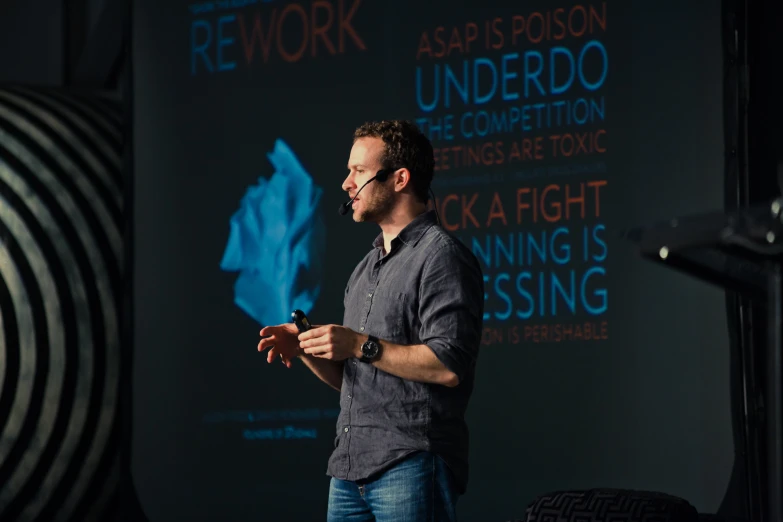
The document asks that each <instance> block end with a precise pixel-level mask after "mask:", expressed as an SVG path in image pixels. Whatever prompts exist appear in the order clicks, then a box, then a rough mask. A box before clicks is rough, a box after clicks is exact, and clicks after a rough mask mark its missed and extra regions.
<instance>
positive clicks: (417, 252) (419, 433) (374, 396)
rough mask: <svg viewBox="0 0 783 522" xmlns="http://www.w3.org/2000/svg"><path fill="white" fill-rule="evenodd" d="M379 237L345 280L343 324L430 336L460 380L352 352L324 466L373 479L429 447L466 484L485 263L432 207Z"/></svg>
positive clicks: (398, 336)
mask: <svg viewBox="0 0 783 522" xmlns="http://www.w3.org/2000/svg"><path fill="white" fill-rule="evenodd" d="M373 246H374V249H373V250H371V251H370V252H369V253H368V254H367V256H366V257H365V258H364V259H363V260H362V261H361V262H360V263H359V265H358V266H357V267H356V269H355V270H354V271H353V274H352V275H351V277H350V279H349V281H348V285H347V287H346V289H345V298H344V305H345V317H344V320H343V325H344V326H346V327H348V328H350V329H352V330H354V331H356V332H359V333H363V334H366V335H373V336H375V337H378V339H380V342H381V346H383V342H384V341H388V342H392V343H395V344H402V345H414V344H426V345H427V346H428V347H429V348H430V349H432V351H433V352H434V353H435V355H436V356H437V358H438V359H439V360H440V361H441V362H442V363H443V364H444V365H445V366H446V368H448V369H449V370H451V371H452V372H454V373H455V374H456V375H457V376H458V377H459V385H457V386H456V387H453V388H448V387H446V386H442V385H437V384H426V383H420V382H413V381H408V380H404V379H401V378H399V377H396V376H394V375H391V374H389V373H386V372H384V371H381V370H379V369H377V368H376V367H375V366H373V365H372V364H370V363H366V362H363V361H362V360H359V359H348V360H346V361H345V366H344V370H343V384H342V390H341V392H340V416H339V417H338V420H337V437H336V439H335V449H334V452H333V453H332V456H331V458H330V459H329V465H328V470H327V474H328V475H331V476H333V477H337V478H340V479H343V480H362V479H372V478H374V476H376V475H377V474H379V473H381V472H383V471H385V470H386V469H388V468H389V467H391V466H393V465H394V464H396V463H398V462H400V461H401V460H403V459H404V458H405V457H407V456H409V455H410V454H412V453H415V452H417V451H431V452H433V453H435V454H437V455H439V456H440V457H441V458H443V459H444V461H445V462H446V464H447V465H448V466H449V468H450V469H451V470H452V471H453V473H454V476H455V479H456V481H457V484H458V488H459V489H460V491H461V492H464V491H465V489H466V486H467V479H468V428H467V424H466V423H465V419H464V416H465V409H466V407H467V404H468V399H469V398H470V395H471V393H472V391H473V379H474V370H475V366H476V359H477V356H478V350H479V344H480V341H481V327H482V316H483V313H484V279H483V275H482V273H481V268H480V266H479V264H478V261H477V260H476V257H475V256H474V255H473V253H472V252H471V251H470V250H469V249H468V248H467V247H466V246H465V245H463V244H462V243H461V242H460V241H459V240H457V239H456V238H454V237H453V236H450V235H449V234H448V233H447V232H446V231H444V230H443V229H442V228H441V227H439V226H437V224H436V220H435V215H434V212H433V211H429V212H425V213H423V214H421V215H420V216H418V217H416V218H415V219H414V220H413V221H412V222H411V223H410V224H409V225H408V226H407V227H405V228H404V229H403V230H402V231H401V232H400V234H399V236H398V237H397V238H395V239H394V241H392V244H391V251H390V252H389V253H388V254H387V255H384V254H383V235H379V236H378V238H377V239H376V240H375V242H374V243H373ZM381 350H383V348H381ZM382 354H383V352H382V351H381V357H382V356H383V355H382Z"/></svg>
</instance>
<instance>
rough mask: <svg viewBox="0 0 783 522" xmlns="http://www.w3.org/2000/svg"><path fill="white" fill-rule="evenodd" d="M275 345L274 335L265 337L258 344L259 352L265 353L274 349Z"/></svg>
mask: <svg viewBox="0 0 783 522" xmlns="http://www.w3.org/2000/svg"><path fill="white" fill-rule="evenodd" d="M274 345H275V336H274V335H270V336H268V337H265V338H263V339H261V341H259V343H258V351H259V352H263V351H264V350H266V349H267V348H272V347H274Z"/></svg>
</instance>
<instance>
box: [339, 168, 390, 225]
mask: <svg viewBox="0 0 783 522" xmlns="http://www.w3.org/2000/svg"><path fill="white" fill-rule="evenodd" d="M392 172H394V170H393V169H381V170H379V171H378V173H377V174H375V176H373V177H371V178H370V179H368V180H367V181H366V182H365V184H364V185H362V188H360V189H359V190H358V191H357V192H356V195H355V196H354V197H352V198H351V199H349V200H348V201H346V202H345V203H341V204H340V208H338V209H337V211H338V212H339V213H340V215H341V216H344V215H346V214H347V213H348V209H350V208H351V204H352V203H353V200H355V199H356V198H357V197H358V196H359V192H361V191H362V190H364V187H366V186H367V185H369V184H370V183H371V182H373V181H375V180H378V181H380V182H381V183H383V182H384V181H386V180H387V179H389V175H390V174H391V173H392Z"/></svg>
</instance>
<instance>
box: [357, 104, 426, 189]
mask: <svg viewBox="0 0 783 522" xmlns="http://www.w3.org/2000/svg"><path fill="white" fill-rule="evenodd" d="M359 138H380V139H381V140H383V143H384V145H385V146H384V150H383V154H382V155H381V168H384V169H401V168H406V169H408V170H409V171H410V173H411V184H412V185H413V193H414V195H415V196H416V197H417V198H418V199H419V200H420V201H422V202H423V203H426V202H427V200H428V199H429V189H430V183H432V176H433V174H434V166H435V160H434V157H433V152H432V143H430V140H429V139H427V137H426V136H425V135H424V134H423V133H422V132H421V130H419V128H418V127H417V126H416V124H415V123H413V122H411V121H408V120H383V121H376V122H367V123H365V124H364V125H362V126H360V127H359V128H357V129H356V131H355V132H354V133H353V140H354V142H355V141H356V140H358V139H359Z"/></svg>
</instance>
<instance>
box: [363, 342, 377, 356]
mask: <svg viewBox="0 0 783 522" xmlns="http://www.w3.org/2000/svg"><path fill="white" fill-rule="evenodd" d="M379 348H380V347H379V346H378V343H376V342H375V341H367V342H366V343H364V344H363V345H362V354H363V355H364V356H365V357H367V358H368V359H372V358H373V357H375V356H376V355H378V349H379Z"/></svg>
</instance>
